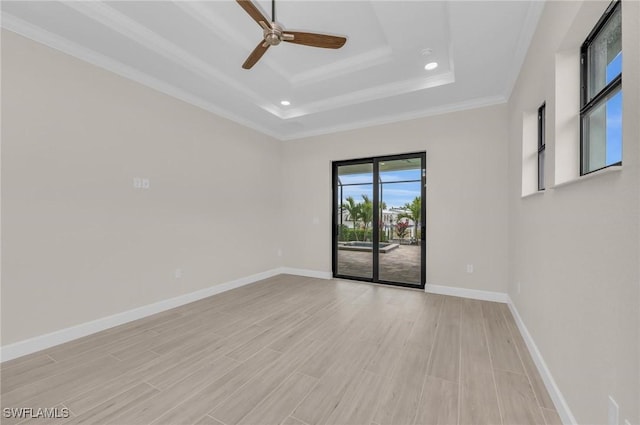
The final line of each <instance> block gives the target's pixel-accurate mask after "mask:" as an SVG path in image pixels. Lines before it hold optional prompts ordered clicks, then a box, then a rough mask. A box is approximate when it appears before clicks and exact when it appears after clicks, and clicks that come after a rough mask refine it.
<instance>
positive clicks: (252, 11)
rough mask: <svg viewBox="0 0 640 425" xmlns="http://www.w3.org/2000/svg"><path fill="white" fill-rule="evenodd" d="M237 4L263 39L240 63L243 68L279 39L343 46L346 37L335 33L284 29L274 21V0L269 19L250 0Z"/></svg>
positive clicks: (290, 41)
mask: <svg viewBox="0 0 640 425" xmlns="http://www.w3.org/2000/svg"><path fill="white" fill-rule="evenodd" d="M236 1H237V2H238V4H240V6H241V7H242V8H243V9H244V10H245V11H246V12H247V13H248V14H249V16H251V17H252V18H253V20H254V21H256V22H257V23H258V25H260V26H261V27H262V30H263V40H262V41H261V42H260V43H259V44H258V46H257V47H256V48H255V49H254V50H253V52H251V54H250V55H249V57H248V58H247V60H246V61H245V62H244V63H243V64H242V67H243V68H244V69H251V67H252V66H253V65H255V64H256V62H258V61H259V60H260V58H261V57H262V55H264V53H265V52H266V51H267V49H268V48H269V47H270V46H277V45H278V44H280V42H281V41H286V42H287V43H294V44H303V45H305V46H312V47H323V48H326V49H339V48H340V47H342V46H344V43H346V41H347V39H346V38H345V37H339V36H335V35H325V34H316V33H311V32H299V31H285V30H284V28H283V27H282V26H281V25H279V24H277V23H276V5H275V0H272V1H271V21H269V20H268V19H267V18H265V16H264V15H263V14H262V12H260V10H259V9H258V8H257V7H256V6H255V5H254V4H253V3H252V2H251V0H236Z"/></svg>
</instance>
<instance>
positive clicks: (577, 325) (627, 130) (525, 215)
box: [508, 1, 640, 424]
mask: <svg viewBox="0 0 640 425" xmlns="http://www.w3.org/2000/svg"><path fill="white" fill-rule="evenodd" d="M607 5H608V2H586V3H581V2H548V3H547V4H546V6H545V10H544V13H543V15H542V17H541V21H540V24H539V27H538V28H539V29H538V31H537V33H536V35H535V37H534V39H533V42H532V45H531V47H530V49H529V52H528V55H527V58H526V61H525V63H524V66H523V68H522V71H521V74H520V78H519V80H518V82H517V84H516V87H515V90H514V91H513V94H512V96H511V99H510V101H509V108H508V109H509V165H510V166H509V179H508V181H509V211H510V215H509V253H510V255H509V260H510V261H509V265H510V267H509V284H510V285H509V294H510V296H511V298H512V299H513V301H514V303H515V305H516V307H517V309H518V310H519V312H520V314H521V316H522V318H523V320H524V322H525V324H526V326H527V327H528V329H529V330H530V332H531V334H532V336H533V339H534V340H535V342H536V344H537V346H538V348H539V349H540V351H541V353H542V356H543V357H544V359H545V360H546V362H547V365H548V366H549V368H550V370H551V373H552V375H553V377H554V378H555V380H556V382H557V384H558V386H559V388H560V390H561V392H562V393H563V395H564V397H565V398H566V400H567V402H568V404H569V407H570V408H571V410H572V411H573V414H574V416H575V417H576V419H577V421H578V422H579V423H584V424H596V423H597V424H602V423H607V397H608V396H609V395H611V396H613V398H614V399H616V401H617V402H618V404H619V405H620V420H621V423H622V421H623V420H624V419H626V418H628V419H629V420H630V421H631V423H638V422H640V417H639V415H640V413H639V411H638V406H639V405H640V392H639V384H640V382H639V379H638V377H639V366H640V352H639V345H638V344H639V333H640V320H639V317H640V316H639V315H640V312H639V309H640V307H639V305H640V303H639V302H638V300H639V284H640V272H639V270H638V264H639V263H638V258H639V255H640V247H639V245H640V231H639V221H638V217H639V216H640V208H639V199H640V173H639V171H638V168H639V166H640V147H639V139H640V137H639V134H640V131H639V125H638V122H639V120H638V111H640V85H639V79H640V77H639V76H640V63H639V61H640V34H639V32H638V28H639V27H640V11H639V10H638V9H640V3H638V2H637V1H629V2H624V3H623V55H624V56H623V57H624V59H623V93H624V94H623V97H624V105H623V108H624V116H623V126H624V129H623V139H624V142H623V143H624V153H623V169H622V170H621V171H617V172H612V173H609V174H605V175H600V176H596V177H592V178H589V179H586V180H583V181H578V182H575V183H573V184H569V185H565V186H561V187H557V188H552V187H551V186H553V185H554V182H555V181H566V180H569V179H570V175H571V173H574V174H575V173H577V169H576V170H567V168H566V167H568V166H569V165H568V162H567V161H566V160H562V158H563V157H562V155H564V154H565V153H566V152H567V150H571V149H573V151H574V152H576V153H577V151H578V149H577V146H578V145H577V143H578V139H577V135H578V131H577V128H572V129H567V123H568V122H573V123H574V124H573V125H575V124H576V123H577V118H576V119H575V120H573V121H572V120H571V119H570V118H571V117H568V116H567V114H566V112H567V109H566V108H563V109H562V110H560V109H557V108H556V106H557V102H565V99H564V97H565V95H566V93H567V89H568V88H570V87H567V86H566V83H567V79H568V78H569V79H570V76H569V77H568V76H567V73H571V72H573V73H574V76H573V80H574V84H578V82H579V77H578V75H577V71H578V70H579V66H578V64H577V63H576V64H575V65H574V66H573V70H567V69H559V70H556V68H555V67H556V64H558V63H559V64H560V65H565V64H564V62H563V60H564V58H566V57H568V56H569V57H570V56H571V52H576V51H577V49H579V47H580V44H581V43H582V41H583V40H584V38H585V37H586V35H587V33H588V32H589V31H590V30H591V28H592V27H593V26H594V24H595V22H596V21H597V20H598V18H599V17H600V16H601V14H602V12H603V11H604V9H605V8H606V7H607ZM574 56H575V55H574ZM558 58H560V61H558V60H557V59H558ZM556 76H557V77H556ZM556 84H557V86H556ZM545 100H546V102H547V133H546V136H547V139H546V140H547V155H548V162H547V180H546V184H547V188H548V189H547V190H546V192H545V193H544V194H542V195H534V196H532V197H528V198H524V199H522V198H521V190H522V189H521V181H522V167H521V165H522V117H523V112H526V111H529V110H535V109H536V108H537V107H538V106H539V105H540V104H541V103H542V102H543V101H545ZM574 103H575V102H574ZM573 114H574V116H575V114H576V112H575V110H574V112H573ZM572 135H573V136H572ZM559 150H561V154H558V152H559ZM576 163H577V162H576ZM556 167H558V170H556ZM563 167H564V168H563ZM518 284H519V286H520V292H518Z"/></svg>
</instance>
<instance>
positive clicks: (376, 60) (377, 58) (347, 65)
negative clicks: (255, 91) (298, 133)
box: [291, 46, 393, 88]
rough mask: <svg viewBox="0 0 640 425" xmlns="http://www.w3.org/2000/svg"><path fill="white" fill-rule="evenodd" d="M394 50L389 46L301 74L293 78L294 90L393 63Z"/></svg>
mask: <svg viewBox="0 0 640 425" xmlns="http://www.w3.org/2000/svg"><path fill="white" fill-rule="evenodd" d="M392 54H393V52H392V50H391V48H390V47H389V46H381V47H377V48H375V49H372V50H369V51H367V52H364V53H361V54H359V55H354V56H351V57H349V58H346V59H342V60H340V61H336V62H333V63H331V64H329V65H325V66H323V67H321V68H317V69H311V70H309V71H305V72H300V73H298V74H295V75H293V76H292V77H291V85H292V86H293V87H294V88H299V87H304V86H307V85H310V84H315V83H319V82H320V81H326V80H330V79H332V78H336V77H340V76H342V75H348V74H353V73H355V72H360V71H362V70H365V69H367V68H371V67H373V66H377V65H381V64H383V63H387V62H391V60H392Z"/></svg>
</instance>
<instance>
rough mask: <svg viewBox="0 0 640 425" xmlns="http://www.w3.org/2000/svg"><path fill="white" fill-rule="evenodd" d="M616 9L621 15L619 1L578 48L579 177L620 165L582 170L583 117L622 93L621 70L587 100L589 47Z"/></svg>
mask: <svg viewBox="0 0 640 425" xmlns="http://www.w3.org/2000/svg"><path fill="white" fill-rule="evenodd" d="M618 9H619V10H620V13H621V14H622V2H621V0H614V1H612V2H611V4H609V6H607V9H606V10H605V12H604V13H603V15H602V16H601V17H600V19H599V20H598V22H597V23H596V25H595V27H593V29H592V30H591V32H590V33H589V35H588V36H587V38H586V39H585V41H584V43H582V46H581V47H580V176H585V175H587V174H591V173H595V172H596V171H600V170H603V169H605V168H609V167H613V166H618V165H622V160H620V161H618V162H616V163H613V164H609V165H605V166H604V167H601V168H597V169H595V170H590V171H585V168H584V167H585V154H586V153H587V152H588V149H589V146H588V143H586V142H587V140H586V139H585V117H586V116H588V115H589V113H590V112H591V111H593V110H594V109H596V108H597V107H599V106H600V105H601V104H602V103H605V102H606V101H607V98H608V97H609V95H611V94H612V93H614V92H616V91H618V90H619V91H620V92H622V70H620V74H619V75H618V76H616V78H614V79H613V80H611V81H610V82H609V83H608V84H607V85H605V86H604V87H603V88H602V89H600V91H599V92H598V93H596V94H595V95H594V96H593V98H591V99H590V100H589V68H590V67H589V55H588V51H589V47H590V46H591V44H592V43H593V41H594V40H595V38H596V37H597V36H598V35H599V34H600V31H602V29H603V28H604V26H605V25H606V24H607V23H608V22H609V19H611V17H612V16H613V14H614V13H616V12H617V11H618ZM620 52H622V48H621V49H620ZM623 60H624V57H623Z"/></svg>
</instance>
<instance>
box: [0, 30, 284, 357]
mask: <svg viewBox="0 0 640 425" xmlns="http://www.w3.org/2000/svg"><path fill="white" fill-rule="evenodd" d="M2 89H3V93H2V103H3V105H2V106H3V108H2V109H3V111H2V112H3V116H2V121H3V122H2V151H3V152H2V153H3V158H2V230H3V235H2V237H3V238H2V254H3V257H2V266H3V267H2V345H5V344H9V343H12V342H16V341H20V340H24V339H26V338H29V337H33V336H38V335H41V334H45V333H47V332H51V331H55V330H58V329H62V328H65V327H68V326H72V325H76V324H80V323H83V322H86V321H89V320H92V319H97V318H101V317H104V316H107V315H111V314H114V313H118V312H122V311H126V310H129V309H131V308H134V307H137V306H142V305H146V304H150V303H153V302H156V301H160V300H164V299H167V298H171V297H175V296H177V295H180V294H184V293H188V292H192V291H195V290H198V289H201V288H206V287H209V286H211V285H214V284H217V283H222V282H227V281H230V280H233V279H236V278H239V277H244V276H248V275H251V274H255V273H258V272H263V271H266V270H270V269H273V268H276V267H278V266H279V265H280V258H278V257H277V256H276V249H277V246H278V232H277V231H276V228H275V227H274V226H273V224H272V223H277V222H278V220H279V219H280V217H281V210H280V199H279V195H278V194H279V193H280V192H279V185H280V163H281V153H280V144H279V142H277V141H275V140H273V139H271V138H270V137H268V136H264V135H261V134H259V133H257V132H255V131H252V130H249V129H247V128H245V127H242V126H240V125H237V124H234V123H232V122H230V121H227V120H225V119H222V118H219V117H216V116H214V115H212V114H210V113H208V112H205V111H203V110H200V109H198V108H195V107H193V106H190V105H187V104H185V103H183V102H181V101H178V100H175V99H172V98H170V97H168V96H165V95H162V94H159V93H157V92H155V91H153V90H151V89H148V88H145V87H143V86H141V85H139V84H136V83H133V82H131V81H129V80H126V79H123V78H120V77H118V76H116V75H114V74H111V73H109V72H107V71H104V70H101V69H99V68H96V67H94V66H92V65H88V64H86V63H84V62H81V61H79V60H76V59H74V58H71V57H69V56H67V55H64V54H61V53H60V52H57V51H54V50H52V49H49V48H47V47H44V46H42V45H40V44H36V43H34V42H32V41H29V40H27V39H24V38H22V37H20V36H18V35H15V34H13V33H10V32H6V31H3V33H2ZM134 177H146V178H149V179H150V189H149V190H147V191H141V190H134V188H133V178H134ZM265 223H269V224H265ZM178 267H180V268H182V269H183V273H184V274H183V278H182V279H176V278H175V277H174V271H175V269H176V268H178Z"/></svg>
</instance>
